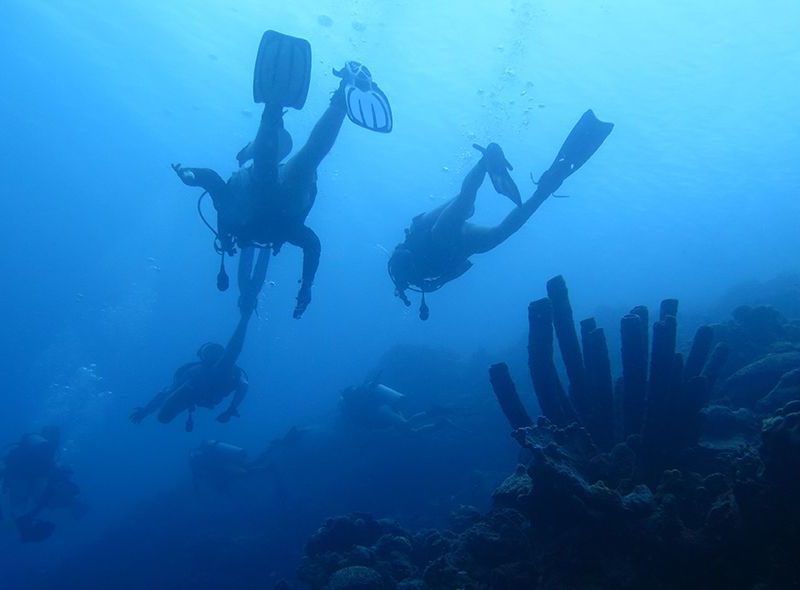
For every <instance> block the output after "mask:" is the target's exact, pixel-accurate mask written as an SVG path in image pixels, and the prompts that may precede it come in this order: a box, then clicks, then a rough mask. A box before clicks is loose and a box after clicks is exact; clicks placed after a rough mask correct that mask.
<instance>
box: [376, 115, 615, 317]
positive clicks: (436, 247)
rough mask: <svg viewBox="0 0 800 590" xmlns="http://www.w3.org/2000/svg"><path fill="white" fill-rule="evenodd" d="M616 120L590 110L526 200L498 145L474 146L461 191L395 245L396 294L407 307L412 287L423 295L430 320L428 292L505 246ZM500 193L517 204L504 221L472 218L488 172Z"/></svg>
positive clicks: (391, 261)
mask: <svg viewBox="0 0 800 590" xmlns="http://www.w3.org/2000/svg"><path fill="white" fill-rule="evenodd" d="M612 128H613V124H611V123H603V122H601V121H599V120H597V118H596V117H595V116H594V113H592V111H587V112H586V113H585V114H584V115H583V117H582V118H581V120H580V121H579V122H578V124H577V125H576V126H575V128H574V129H573V130H572V132H571V133H570V135H569V137H568V138H567V140H566V141H565V142H564V146H563V147H562V148H561V151H560V152H559V154H558V156H557V157H556V160H555V162H553V164H552V166H551V167H550V168H549V169H548V170H547V171H546V172H545V173H544V174H542V176H541V178H540V179H539V182H538V183H537V185H538V186H537V187H536V191H535V192H534V193H533V195H532V196H531V197H530V198H529V199H528V200H526V201H525V202H522V201H521V200H520V197H519V190H518V189H517V187H516V185H515V184H514V181H513V180H512V179H511V176H510V175H509V174H508V170H509V169H511V165H510V164H509V163H508V161H507V160H506V158H505V156H504V154H503V150H502V149H501V148H500V146H499V145H497V144H495V143H492V144H489V146H487V147H486V148H481V147H479V146H475V147H476V148H477V149H479V150H480V151H481V152H483V157H482V158H481V159H480V160H479V161H478V163H477V164H475V166H474V167H473V168H472V170H470V171H469V172H468V173H467V176H466V177H465V179H464V181H463V184H462V186H461V191H460V192H459V193H458V195H456V196H455V197H454V198H453V199H451V200H450V201H448V202H447V203H445V204H444V205H441V206H440V207H438V208H436V209H434V210H433V211H430V212H428V213H423V214H421V215H418V216H416V217H415V218H414V219H413V220H412V223H411V227H410V228H409V229H406V239H405V241H404V242H402V243H401V244H398V245H397V247H395V249H394V252H393V253H392V255H391V257H390V259H389V264H388V269H389V275H390V277H391V279H392V282H393V283H394V286H395V295H396V296H397V297H399V298H400V299H401V300H402V301H403V302H404V303H405V304H406V305H410V304H411V302H410V301H409V300H408V297H407V296H406V294H405V291H406V290H407V289H411V290H414V291H419V292H421V293H422V303H421V306H420V318H421V319H423V320H425V319H427V318H428V307H427V305H426V303H425V293H431V292H433V291H436V290H438V289H439V288H441V287H442V286H444V285H445V284H446V283H448V282H450V281H452V280H454V279H457V278H458V277H460V276H461V275H463V274H464V273H465V272H467V271H468V270H469V269H470V268H471V267H472V262H470V260H469V258H470V256H472V255H473V254H482V253H484V252H488V251H490V250H492V249H493V248H495V247H497V246H499V245H500V244H502V243H503V242H504V241H505V240H507V239H508V238H509V237H510V236H512V235H513V234H514V233H515V232H516V231H517V230H519V229H520V228H521V227H522V226H523V225H524V224H525V222H526V221H527V220H528V219H530V217H531V216H532V215H533V214H534V213H535V212H536V210H537V209H538V208H539V206H540V205H541V204H542V203H543V202H544V201H545V200H546V199H547V197H549V196H550V195H551V194H553V193H554V192H555V191H556V190H558V187H559V186H561V183H562V182H563V181H564V180H565V179H566V178H567V177H568V176H569V175H570V174H572V173H573V172H575V171H576V170H577V169H578V168H579V167H580V166H582V165H583V164H584V163H585V162H586V161H587V160H588V159H589V158H590V157H591V155H592V154H593V153H594V152H595V151H596V150H597V148H599V147H600V145H601V144H602V143H603V141H604V140H605V138H606V137H607V136H608V134H609V133H610V132H611V129H612ZM487 174H488V175H489V176H490V178H491V180H492V183H493V185H494V187H495V190H497V191H498V192H499V193H501V194H504V195H506V196H508V197H509V198H510V199H511V200H512V201H514V202H515V204H516V205H517V207H516V208H515V209H514V210H513V211H511V213H509V214H508V215H507V216H506V217H505V218H504V219H503V220H502V221H501V222H500V223H499V224H497V225H495V226H491V227H482V226H478V225H475V224H472V223H469V222H468V220H469V219H470V218H471V217H472V215H473V213H474V212H475V198H476V196H477V193H478V189H479V188H480V186H481V184H482V183H483V181H484V179H485V177H486V175H487Z"/></svg>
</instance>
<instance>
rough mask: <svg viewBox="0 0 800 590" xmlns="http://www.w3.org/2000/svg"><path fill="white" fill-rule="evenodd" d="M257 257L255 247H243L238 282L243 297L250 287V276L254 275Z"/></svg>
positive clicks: (241, 248)
mask: <svg viewBox="0 0 800 590" xmlns="http://www.w3.org/2000/svg"><path fill="white" fill-rule="evenodd" d="M254 256H255V247H254V246H241V247H240V249H239V269H238V273H237V277H236V281H237V282H238V283H239V294H240V295H241V294H242V293H244V292H245V291H247V289H248V288H249V287H250V275H251V274H252V273H253V257H254Z"/></svg>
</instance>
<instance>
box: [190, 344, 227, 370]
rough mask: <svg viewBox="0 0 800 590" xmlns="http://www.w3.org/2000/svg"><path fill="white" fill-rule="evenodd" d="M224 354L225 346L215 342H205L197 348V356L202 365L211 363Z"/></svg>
mask: <svg viewBox="0 0 800 590" xmlns="http://www.w3.org/2000/svg"><path fill="white" fill-rule="evenodd" d="M224 354H225V348H224V347H223V346H222V345H221V344H217V343H216V342H206V343H205V344H203V346H201V347H200V348H199V349H198V350H197V356H198V357H200V361H201V362H202V363H203V364H204V365H213V364H214V363H216V362H218V361H219V360H220V359H221V358H222V356H223V355H224Z"/></svg>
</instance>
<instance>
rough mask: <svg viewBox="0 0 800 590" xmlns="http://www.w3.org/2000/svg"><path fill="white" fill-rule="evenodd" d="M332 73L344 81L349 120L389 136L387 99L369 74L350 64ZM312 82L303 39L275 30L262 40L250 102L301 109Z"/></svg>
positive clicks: (263, 36) (307, 51) (389, 115)
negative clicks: (251, 100)
mask: <svg viewBox="0 0 800 590" xmlns="http://www.w3.org/2000/svg"><path fill="white" fill-rule="evenodd" d="M334 74H335V75H336V76H338V77H340V78H342V79H343V80H344V86H345V88H344V99H345V104H346V105H347V116H348V118H349V119H350V120H351V121H352V122H353V123H355V124H356V125H359V126H361V127H364V128H365V129H369V130H370V131H377V132H379V133H389V132H390V131H391V130H392V127H393V118H392V108H391V106H390V105H389V99H387V98H386V95H385V94H384V93H383V91H381V89H380V88H378V85H377V84H375V82H373V80H372V74H371V73H370V71H369V70H368V69H367V68H366V67H365V66H363V65H361V64H360V63H358V62H354V61H350V62H347V64H345V67H344V68H342V69H341V70H339V71H336V70H334ZM310 82H311V45H310V44H309V42H308V41H306V40H305V39H300V38H298V37H291V36H289V35H284V34H283V33H278V32H277V31H266V32H265V33H264V34H263V35H262V37H261V43H260V45H259V47H258V54H257V56H256V65H255V71H254V72H253V100H254V101H255V102H259V103H270V104H274V105H278V106H280V107H282V108H293V109H297V110H300V109H302V108H303V105H305V103H306V98H307V97H308V87H309V84H310Z"/></svg>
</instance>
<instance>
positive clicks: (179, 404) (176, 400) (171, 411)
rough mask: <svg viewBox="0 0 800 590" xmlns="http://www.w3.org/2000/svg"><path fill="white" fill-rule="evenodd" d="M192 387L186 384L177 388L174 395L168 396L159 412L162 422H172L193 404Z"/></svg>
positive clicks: (159, 418)
mask: <svg viewBox="0 0 800 590" xmlns="http://www.w3.org/2000/svg"><path fill="white" fill-rule="evenodd" d="M192 391H193V390H192V389H191V388H190V387H189V386H188V385H187V384H184V385H182V386H181V387H179V388H178V389H176V390H175V391H174V392H173V393H172V395H170V396H169V398H167V400H166V401H165V402H164V405H163V406H161V409H160V410H159V412H158V421H159V422H161V423H162V424H168V423H170V422H172V421H173V420H174V419H175V417H176V416H177V415H178V414H180V413H181V412H183V411H185V410H188V409H189V408H190V407H191V406H192V402H191V398H192Z"/></svg>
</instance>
